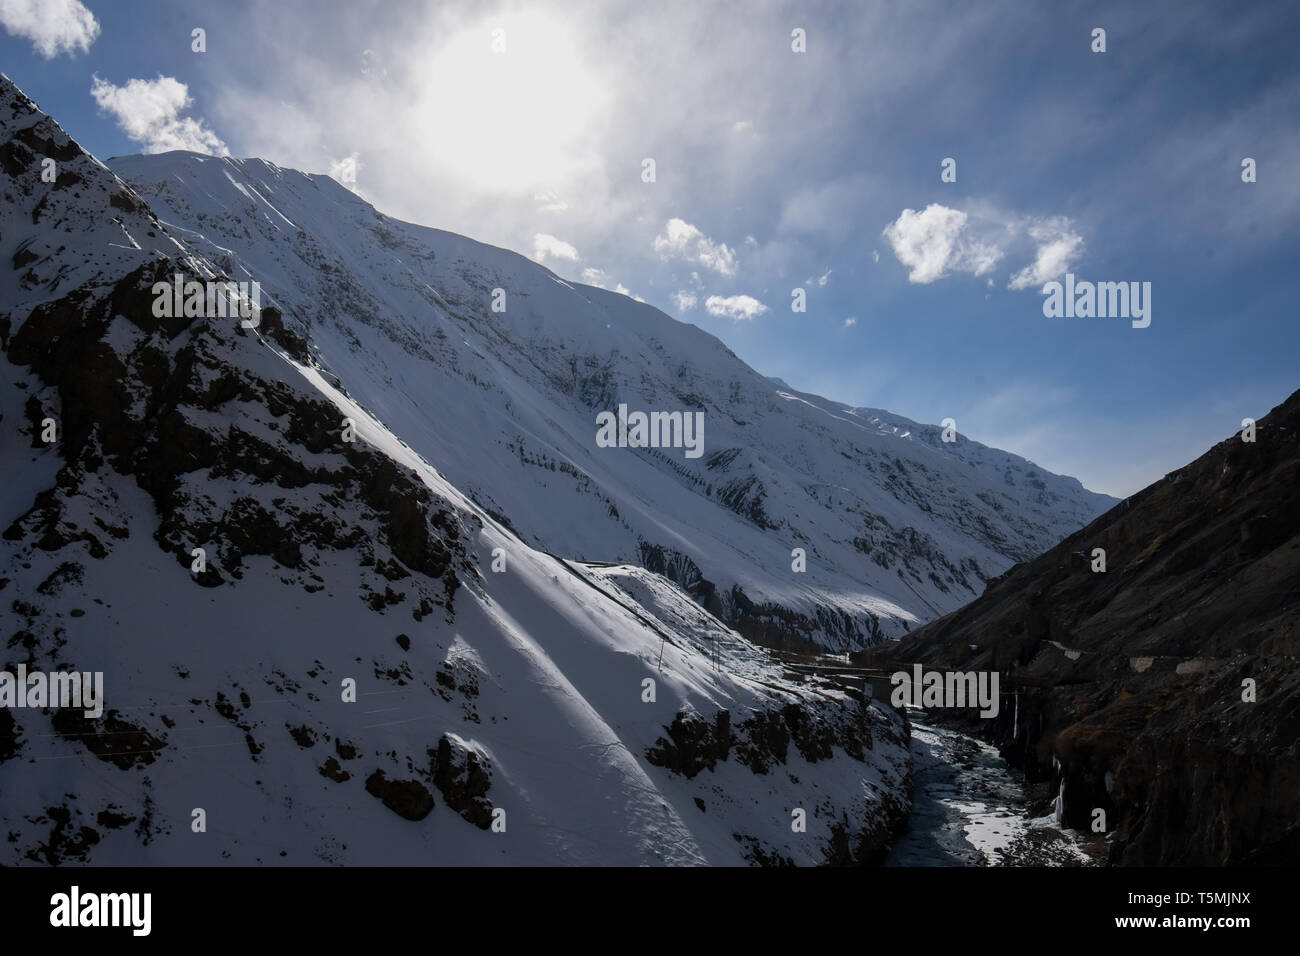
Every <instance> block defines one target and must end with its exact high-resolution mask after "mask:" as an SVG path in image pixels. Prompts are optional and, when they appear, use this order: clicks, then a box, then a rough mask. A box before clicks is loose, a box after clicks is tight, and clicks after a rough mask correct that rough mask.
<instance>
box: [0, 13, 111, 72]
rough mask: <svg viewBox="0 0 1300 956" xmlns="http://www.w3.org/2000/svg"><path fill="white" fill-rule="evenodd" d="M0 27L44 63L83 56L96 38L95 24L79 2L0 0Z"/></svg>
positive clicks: (90, 14) (96, 24)
mask: <svg viewBox="0 0 1300 956" xmlns="http://www.w3.org/2000/svg"><path fill="white" fill-rule="evenodd" d="M0 26H3V27H4V28H5V29H6V30H7V31H8V32H9V33H11V34H13V35H14V36H16V37H22V38H23V39H25V40H31V41H32V48H33V49H35V50H36V52H37V53H39V54H40V55H41V56H43V57H45V58H46V59H47V60H49V59H53V58H54V57H55V56H57V55H58V54H60V53H67V54H68V55H69V56H72V55H75V54H76V53H78V52H80V53H86V52H88V51H89V50H90V45H91V44H92V43H94V42H95V38H96V37H97V36H99V21H98V20H96V19H95V15H94V14H93V13H91V12H90V11H89V10H87V9H86V8H85V6H83V5H82V4H81V3H80V2H79V0H0Z"/></svg>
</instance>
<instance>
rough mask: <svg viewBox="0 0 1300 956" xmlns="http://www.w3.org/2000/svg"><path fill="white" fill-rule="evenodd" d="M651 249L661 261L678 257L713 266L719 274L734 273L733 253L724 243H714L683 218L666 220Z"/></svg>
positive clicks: (734, 259) (729, 274) (706, 266)
mask: <svg viewBox="0 0 1300 956" xmlns="http://www.w3.org/2000/svg"><path fill="white" fill-rule="evenodd" d="M654 250H655V252H657V253H659V257H660V258H661V259H664V260H668V259H680V260H682V261H684V262H694V263H698V264H699V265H702V266H704V268H706V269H712V270H713V271H714V272H717V273H718V274H720V275H724V276H727V277H731V276H734V275H735V274H736V269H737V267H738V264H737V262H736V254H735V253H734V252H733V251H732V250H731V249H729V248H728V247H727V245H726V243H722V242H714V241H713V240H712V239H710V238H709V237H708V236H706V235H705V234H704V233H703V232H701V231H700V230H699V228H697V227H696V226H692V225H691V224H690V223H689V222H687V221H686V220H684V219H669V220H668V222H667V223H666V224H665V225H664V231H663V233H662V234H661V235H658V236H655V240H654Z"/></svg>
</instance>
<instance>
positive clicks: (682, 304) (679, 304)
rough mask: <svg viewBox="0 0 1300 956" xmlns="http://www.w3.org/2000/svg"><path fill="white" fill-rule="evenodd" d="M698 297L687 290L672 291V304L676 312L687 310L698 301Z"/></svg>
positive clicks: (693, 306)
mask: <svg viewBox="0 0 1300 956" xmlns="http://www.w3.org/2000/svg"><path fill="white" fill-rule="evenodd" d="M699 301H700V300H699V297H697V296H696V295H695V293H694V292H687V291H686V290H685V289H682V290H681V291H680V292H674V293H673V305H674V306H675V307H676V309H677V311H678V312H689V311H691V309H693V308H695V306H696V305H697V304H698V303H699Z"/></svg>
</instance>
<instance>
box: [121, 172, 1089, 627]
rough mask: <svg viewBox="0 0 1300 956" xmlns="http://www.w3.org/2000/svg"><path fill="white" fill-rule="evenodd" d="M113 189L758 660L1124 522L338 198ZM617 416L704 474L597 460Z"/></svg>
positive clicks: (649, 320)
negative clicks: (610, 416)
mask: <svg viewBox="0 0 1300 956" xmlns="http://www.w3.org/2000/svg"><path fill="white" fill-rule="evenodd" d="M109 165H110V167H111V168H112V169H113V171H114V172H116V173H117V174H118V175H119V176H121V177H122V179H124V180H125V181H127V182H129V183H130V184H131V185H132V186H133V187H134V189H135V190H136V191H137V192H138V193H139V194H140V195H141V196H143V197H145V199H146V200H147V202H148V204H149V206H150V208H151V209H152V210H153V211H154V212H155V213H156V214H157V215H158V216H159V217H160V218H161V219H162V220H163V221H164V222H166V223H167V226H168V229H169V230H171V231H172V232H173V233H174V234H176V235H177V236H179V237H180V238H181V239H182V240H183V241H184V242H185V244H186V245H187V246H188V247H190V248H192V249H195V250H196V251H198V252H199V253H200V254H201V255H203V256H205V257H206V258H207V259H209V260H210V261H212V262H213V263H215V264H217V266H218V267H219V268H220V269H222V270H223V271H225V272H226V273H228V274H230V275H231V276H232V277H235V278H239V279H243V278H257V279H258V280H260V282H261V284H262V289H263V297H264V299H265V300H266V301H267V302H269V303H271V304H272V305H274V306H275V307H276V308H278V309H279V310H280V311H281V312H282V313H283V316H284V323H285V325H286V326H287V327H289V328H290V329H292V330H294V331H295V332H296V333H297V334H298V335H299V336H301V337H302V338H303V339H304V340H305V341H307V342H309V343H310V355H311V357H312V360H313V361H315V362H317V363H319V365H320V366H321V367H322V369H323V370H324V371H325V373H326V375H327V377H329V379H330V381H334V382H342V383H343V385H344V387H345V388H346V391H347V393H348V394H349V395H350V396H351V397H352V398H353V399H355V400H356V401H357V402H358V403H359V404H361V405H362V406H363V407H365V408H366V409H367V410H368V411H370V412H371V413H372V414H374V415H375V416H376V417H377V418H378V419H379V420H381V421H382V422H383V423H384V424H385V426H386V427H387V428H389V429H390V430H391V431H392V432H393V433H394V434H396V435H398V436H400V437H401V438H402V440H403V441H405V442H406V444H407V445H408V446H409V447H410V448H411V449H412V450H413V451H415V452H416V453H418V454H419V455H421V456H422V457H423V458H424V459H425V460H427V461H430V462H434V463H436V464H437V466H438V468H439V469H440V471H441V472H442V473H443V474H444V475H446V477H447V478H448V480H449V481H451V482H452V483H453V484H454V485H455V486H456V487H458V488H460V489H462V490H463V491H464V492H465V493H466V494H467V495H468V496H469V497H471V498H472V499H473V500H475V501H476V502H478V503H480V504H481V505H482V506H483V508H484V509H485V510H487V511H488V512H489V513H491V514H493V515H495V516H497V517H498V518H499V519H500V520H501V521H502V522H503V523H505V524H506V525H507V526H508V527H510V528H512V529H514V530H515V531H516V532H517V533H518V534H519V535H520V536H521V537H522V538H523V539H524V540H525V541H527V542H529V543H530V544H532V545H534V546H536V547H539V548H543V549H545V550H547V551H550V552H552V553H554V554H562V555H566V556H571V557H575V558H579V559H587V560H596V561H625V562H631V563H636V564H639V565H641V566H643V567H646V568H648V569H650V570H653V571H658V572H662V573H665V574H667V575H669V576H671V577H673V578H674V579H675V580H676V581H677V582H678V583H679V584H681V585H682V586H683V587H684V588H685V589H686V590H687V591H688V592H689V593H691V594H692V595H694V596H696V597H697V598H698V599H699V600H700V602H701V603H702V604H703V605H704V606H706V607H708V608H709V609H710V610H711V611H713V612H714V613H715V614H717V615H718V616H719V617H720V618H721V619H722V620H724V621H726V622H727V623H728V624H729V625H731V626H732V627H735V628H737V629H738V630H739V631H740V632H741V633H743V634H745V635H747V636H749V637H751V638H754V639H756V640H760V641H763V642H765V643H769V644H794V645H796V646H800V645H805V643H806V642H807V641H813V642H816V643H819V644H822V645H825V646H827V647H829V648H831V649H835V650H845V649H850V648H855V647H860V646H863V645H864V644H867V643H871V642H874V641H877V640H880V639H882V638H885V637H892V636H898V635H899V634H901V633H903V632H905V631H906V630H908V629H910V628H911V627H912V626H913V625H915V624H916V623H918V622H924V621H928V620H931V619H933V618H935V617H938V616H940V615H941V614H944V613H947V612H948V611H951V610H953V609H955V608H957V607H959V606H961V605H962V604H964V603H966V602H967V601H969V600H971V599H972V598H974V597H976V596H977V595H979V594H980V593H981V592H982V591H983V588H984V584H985V582H986V581H987V580H988V579H990V578H993V577H996V576H997V575H999V574H1001V573H1002V572H1004V571H1005V570H1007V568H1008V567H1010V566H1011V565H1012V564H1013V563H1015V562H1018V561H1023V560H1027V559H1029V558H1031V557H1033V556H1034V555H1036V554H1038V553H1040V552H1041V551H1043V550H1045V549H1046V548H1048V547H1050V546H1052V545H1053V544H1055V543H1056V542H1057V541H1059V540H1060V539H1061V538H1062V537H1064V536H1065V535H1066V534H1068V533H1070V532H1072V531H1074V530H1075V529H1077V528H1078V527H1080V526H1081V525H1083V524H1084V523H1085V522H1087V521H1089V520H1091V519H1092V518H1093V517H1095V516H1096V515H1097V514H1099V513H1101V512H1102V511H1104V510H1105V509H1106V508H1107V507H1109V506H1110V505H1111V504H1113V503H1114V501H1113V499H1111V498H1108V497H1106V496H1103V495H1097V494H1092V493H1090V492H1087V491H1085V490H1084V489H1083V488H1082V487H1081V486H1080V484H1079V483H1078V481H1076V480H1074V479H1071V478H1066V477H1061V476H1058V475H1053V474H1050V473H1048V472H1046V471H1044V470H1042V469H1041V468H1038V467H1036V466H1034V465H1033V464H1031V463H1030V462H1028V461H1025V460H1024V459H1022V458H1019V457H1016V456H1014V455H1009V454H1006V453H1004V452H1001V451H997V450H994V449H991V448H988V447H986V446H983V445H980V444H978V443H976V442H971V441H969V440H967V439H965V438H964V437H959V439H958V440H957V441H956V442H955V443H945V442H943V441H941V438H940V434H941V430H940V429H939V428H938V427H935V426H926V425H920V424H917V423H915V422H911V421H908V420H907V419H903V418H901V417H899V416H895V415H891V414H889V413H887V412H882V411H879V410H874V409H856V408H850V407H848V406H845V405H842V404H839V403H836V402H832V401H828V400H826V399H823V398H820V397H818V396H815V395H809V394H804V393H800V392H797V391H795V390H794V389H791V388H789V387H788V386H781V385H777V384H775V383H774V382H773V381H772V380H771V379H767V378H765V377H763V376H761V375H759V374H758V373H756V372H755V371H753V370H752V369H750V368H749V367H748V366H747V365H745V364H744V363H743V362H742V361H740V360H739V359H738V358H737V357H736V356H735V355H734V354H733V353H732V352H731V351H730V350H728V349H727V348H726V346H724V345H723V344H722V343H721V342H719V341H718V340H717V339H715V338H713V337H712V336H710V335H708V334H707V333H705V332H703V331H701V330H700V329H698V328H696V327H695V326H692V325H687V324H684V323H682V322H678V321H676V320H674V319H672V318H670V317H668V316H666V315H664V314H663V313H662V312H659V311H658V310H657V309H654V308H652V307H651V306H649V305H646V304H643V303H640V302H637V301H635V300H633V299H631V298H629V297H627V296H624V295H620V294H616V293H613V292H609V291H606V290H604V289H599V288H593V287H591V286H584V285H577V284H573V283H570V282H566V281H563V280H562V279H560V278H559V277H557V276H556V275H555V274H554V273H552V272H551V271H549V270H548V269H546V268H544V267H543V266H540V265H538V264H536V263H534V262H531V261H529V260H527V259H525V258H523V257H522V256H519V255H517V254H515V253H513V252H508V251H506V250H503V249H498V248H494V247H491V246H487V245H483V244H481V243H478V242H474V241H473V240H470V239H466V238H464V237H462V236H458V235H454V234H451V233H447V232H441V231H438V230H436V229H428V228H424V227H421V226H414V225H411V224H408V223H405V222H400V221H397V220H394V219H391V218H389V217H387V216H385V215H383V214H381V213H379V212H377V211H376V210H375V209H374V208H373V207H372V206H370V205H369V204H367V203H366V202H364V201H363V200H361V199H360V198H358V197H357V196H356V195H354V194H353V193H352V192H350V191H348V190H347V189H345V188H343V187H342V186H340V185H339V184H337V183H336V182H334V181H333V180H331V179H329V178H328V177H325V176H309V175H304V174H302V173H299V172H295V171H293V170H288V169H281V168H279V167H277V166H274V165H272V164H270V163H267V162H263V161H261V160H233V159H215V158H212V157H208V156H201V155H198V154H194V153H183V152H175V153H168V154H163V155H155V156H133V157H125V158H119V159H114V160H110V161H109ZM497 290H499V291H497ZM494 296H495V301H496V303H497V306H498V308H503V309H504V310H503V311H494V309H493V303H494ZM620 404H622V405H626V406H627V409H628V410H629V412H635V411H644V412H652V411H659V412H681V413H687V414H689V413H692V412H702V413H703V426H704V427H703V436H702V437H703V447H702V453H701V454H699V457H690V456H688V455H687V454H686V452H685V450H684V449H681V448H606V447H600V446H599V445H598V443H597V441H596V438H597V416H598V415H599V414H600V413H602V412H606V411H616V410H617V409H618V407H619V406H620ZM796 548H799V549H803V551H804V553H805V555H806V570H802V571H798V570H795V568H796V567H798V565H797V564H796V559H795V557H794V556H793V555H792V552H793V551H794V549H796Z"/></svg>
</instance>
